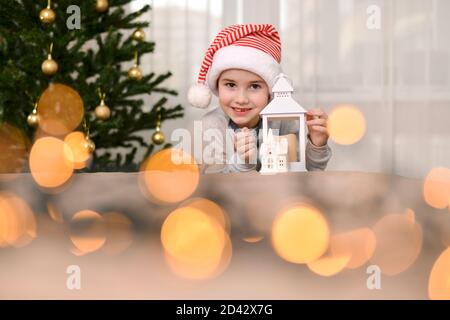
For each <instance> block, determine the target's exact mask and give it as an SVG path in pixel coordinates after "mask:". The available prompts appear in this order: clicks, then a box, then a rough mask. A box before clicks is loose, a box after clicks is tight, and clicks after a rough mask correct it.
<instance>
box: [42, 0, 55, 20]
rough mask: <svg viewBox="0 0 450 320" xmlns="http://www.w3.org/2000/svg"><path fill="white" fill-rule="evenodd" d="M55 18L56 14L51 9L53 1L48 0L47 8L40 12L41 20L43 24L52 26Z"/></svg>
mask: <svg viewBox="0 0 450 320" xmlns="http://www.w3.org/2000/svg"><path fill="white" fill-rule="evenodd" d="M55 18H56V14H55V11H53V10H52V8H51V0H48V2H47V8H45V9H42V10H41V12H39V19H41V21H42V23H45V24H50V23H52V22H53V21H55Z"/></svg>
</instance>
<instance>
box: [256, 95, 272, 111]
mask: <svg viewBox="0 0 450 320" xmlns="http://www.w3.org/2000/svg"><path fill="white" fill-rule="evenodd" d="M269 97H270V96H268V94H267V93H261V94H257V95H255V96H254V99H253V103H254V104H255V105H256V106H257V107H259V108H264V107H265V106H266V105H267V104H268V103H269Z"/></svg>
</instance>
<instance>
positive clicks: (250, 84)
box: [217, 69, 270, 128]
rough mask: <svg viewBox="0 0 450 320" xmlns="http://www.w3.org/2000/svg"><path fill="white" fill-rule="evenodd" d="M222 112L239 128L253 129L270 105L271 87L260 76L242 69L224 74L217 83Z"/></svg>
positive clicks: (230, 70)
mask: <svg viewBox="0 0 450 320" xmlns="http://www.w3.org/2000/svg"><path fill="white" fill-rule="evenodd" d="M217 88H218V91H219V102H220V106H221V107H222V110H223V111H224V112H225V114H227V115H228V116H229V117H230V118H231V120H233V121H234V123H236V125H237V126H238V127H239V128H243V127H247V128H253V127H255V126H256V125H257V124H258V121H259V113H260V112H261V111H262V109H264V108H265V106H266V105H267V104H268V103H269V97H270V93H269V87H268V85H267V84H266V82H265V81H264V80H263V79H262V78H261V77H260V76H258V75H256V74H254V73H253V72H250V71H245V70H241V69H229V70H225V71H224V72H222V74H221V75H220V77H219V80H218V81H217Z"/></svg>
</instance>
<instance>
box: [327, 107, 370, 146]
mask: <svg viewBox="0 0 450 320" xmlns="http://www.w3.org/2000/svg"><path fill="white" fill-rule="evenodd" d="M327 125H328V132H329V134H330V138H331V139H332V140H333V141H334V142H336V143H338V144H342V145H351V144H355V143H356V142H358V141H359V140H361V138H362V137H363V136H364V134H365V132H366V120H365V118H364V115H363V114H362V113H361V111H359V110H358V109H357V108H356V107H354V106H350V105H341V106H337V107H335V108H334V109H333V111H331V113H330V115H329V117H328V123H327Z"/></svg>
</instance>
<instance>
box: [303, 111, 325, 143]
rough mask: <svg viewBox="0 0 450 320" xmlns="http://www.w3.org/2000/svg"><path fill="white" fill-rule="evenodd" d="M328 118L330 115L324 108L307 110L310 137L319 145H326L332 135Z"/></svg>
mask: <svg viewBox="0 0 450 320" xmlns="http://www.w3.org/2000/svg"><path fill="white" fill-rule="evenodd" d="M327 120H328V115H327V114H326V113H325V112H324V111H323V110H322V109H319V108H316V109H311V110H309V111H308V112H306V125H307V126H308V132H309V138H310V139H311V142H312V143H313V144H314V145H315V146H317V147H321V146H324V145H326V144H327V141H328V137H329V136H330V135H329V133H328V129H327Z"/></svg>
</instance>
